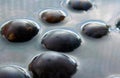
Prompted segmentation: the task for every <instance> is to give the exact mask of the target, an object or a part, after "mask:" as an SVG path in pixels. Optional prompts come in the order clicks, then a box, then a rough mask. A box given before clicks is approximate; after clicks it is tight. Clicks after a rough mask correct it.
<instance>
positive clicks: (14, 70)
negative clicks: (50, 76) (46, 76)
mask: <svg viewBox="0 0 120 78" xmlns="http://www.w3.org/2000/svg"><path fill="white" fill-rule="evenodd" d="M0 78H30V76H29V74H28V73H27V72H26V71H24V69H23V68H21V67H16V66H3V67H0Z"/></svg>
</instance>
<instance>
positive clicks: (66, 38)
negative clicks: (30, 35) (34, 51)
mask: <svg viewBox="0 0 120 78" xmlns="http://www.w3.org/2000/svg"><path fill="white" fill-rule="evenodd" d="M41 44H43V46H44V47H46V48H47V49H49V50H53V51H58V52H70V51H73V50H74V49H76V48H78V47H79V46H80V44H81V39H80V37H79V36H78V35H77V34H75V33H73V32H72V31H69V30H63V29H58V30H57V29H56V30H53V31H49V32H48V33H46V34H45V35H44V36H43V38H42V41H41Z"/></svg>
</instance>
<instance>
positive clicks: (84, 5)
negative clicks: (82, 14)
mask: <svg viewBox="0 0 120 78" xmlns="http://www.w3.org/2000/svg"><path fill="white" fill-rule="evenodd" d="M68 7H69V8H71V9H72V10H76V11H88V10H89V9H91V8H92V3H91V2H90V1H88V0H69V2H68Z"/></svg>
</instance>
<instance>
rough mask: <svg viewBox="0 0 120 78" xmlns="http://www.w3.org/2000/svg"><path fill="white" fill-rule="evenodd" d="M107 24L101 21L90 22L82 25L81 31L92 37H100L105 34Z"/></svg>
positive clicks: (107, 29)
mask: <svg viewBox="0 0 120 78" xmlns="http://www.w3.org/2000/svg"><path fill="white" fill-rule="evenodd" d="M108 32H109V26H108V25H106V24H103V23H98V22H90V23H87V24H85V25H84V26H83V27H82V33H84V34H85V35H87V36H89V37H92V38H101V37H103V36H105V35H107V34H108Z"/></svg>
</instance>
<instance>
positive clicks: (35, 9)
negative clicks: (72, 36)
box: [0, 0, 120, 78]
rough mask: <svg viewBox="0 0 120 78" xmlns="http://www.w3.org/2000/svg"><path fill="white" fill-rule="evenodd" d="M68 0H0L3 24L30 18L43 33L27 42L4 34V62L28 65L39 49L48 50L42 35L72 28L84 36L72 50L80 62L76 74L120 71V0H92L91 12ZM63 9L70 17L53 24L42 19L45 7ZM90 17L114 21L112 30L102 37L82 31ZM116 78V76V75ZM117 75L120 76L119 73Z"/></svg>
mask: <svg viewBox="0 0 120 78" xmlns="http://www.w3.org/2000/svg"><path fill="white" fill-rule="evenodd" d="M65 2H66V1H65V0H64V1H63V0H0V24H1V25H2V24H3V23H4V22H6V21H8V20H11V19H15V18H26V19H30V20H33V21H35V22H37V23H38V24H39V25H40V27H41V30H40V33H39V34H38V35H37V36H36V37H35V38H34V39H32V40H31V41H29V42H25V43H10V42H8V41H6V40H5V39H3V38H2V37H1V38H0V64H1V65H9V64H16V65H20V66H23V67H26V68H27V65H28V64H29V62H30V61H31V59H32V58H33V57H34V56H35V55H36V54H38V53H41V52H44V51H47V50H45V49H43V48H42V47H41V45H40V41H41V37H42V35H43V34H44V33H45V32H47V31H48V30H51V29H56V28H64V29H69V30H72V31H74V32H76V33H77V34H79V35H80V36H81V38H82V41H83V42H82V45H81V46H80V47H79V48H78V49H76V50H75V51H74V52H71V53H68V54H70V55H72V56H74V57H75V58H76V60H77V61H78V62H79V67H78V71H77V73H76V74H75V75H74V76H73V78H108V77H110V78H111V76H110V75H114V74H120V47H119V45H120V32H119V31H117V30H116V28H115V23H116V20H117V19H119V16H120V14H119V13H120V4H119V3H120V0H92V2H93V4H94V7H93V8H92V9H91V10H89V11H88V12H82V13H80V12H77V13H76V12H73V11H70V10H69V9H68V8H67V7H66V6H65ZM52 8H54V9H60V10H63V11H65V12H66V13H67V15H68V18H69V19H68V21H67V22H66V23H64V24H58V25H57V24H56V26H53V27H49V26H46V24H44V23H42V22H40V21H39V18H38V15H39V12H41V11H42V10H45V9H52ZM89 20H100V21H104V22H106V23H107V24H108V25H111V27H112V28H111V31H110V32H109V34H108V35H107V36H105V37H103V38H101V39H93V38H88V37H86V36H84V35H82V34H81V32H80V26H81V25H82V24H83V23H84V22H86V21H89ZM112 78H113V77H112ZM115 78H116V77H115Z"/></svg>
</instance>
